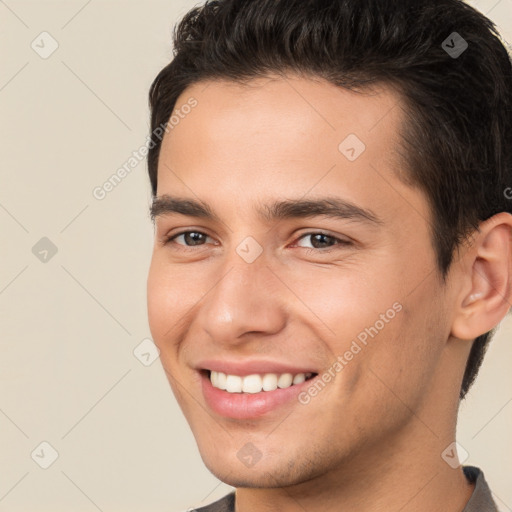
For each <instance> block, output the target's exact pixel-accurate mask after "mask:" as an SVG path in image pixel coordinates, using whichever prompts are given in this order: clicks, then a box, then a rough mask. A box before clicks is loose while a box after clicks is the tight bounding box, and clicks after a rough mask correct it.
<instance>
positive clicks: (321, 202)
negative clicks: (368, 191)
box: [149, 194, 383, 225]
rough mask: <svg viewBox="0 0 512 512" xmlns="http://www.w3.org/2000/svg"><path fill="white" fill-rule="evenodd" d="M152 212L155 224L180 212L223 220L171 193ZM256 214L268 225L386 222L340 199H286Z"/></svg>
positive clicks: (199, 204) (203, 205)
mask: <svg viewBox="0 0 512 512" xmlns="http://www.w3.org/2000/svg"><path fill="white" fill-rule="evenodd" d="M149 213H150V216H151V219H152V220H153V221H154V220H155V218H157V217H160V216H163V215H166V214H173V213H178V214H181V215H187V216H189V217H196V218H200V219H206V220H211V221H216V222H221V219H220V218H219V217H218V216H217V215H216V214H215V213H214V212H213V210H212V209H211V208H210V206H209V205H208V204H207V203H205V202H203V201H200V200H196V199H188V198H182V197H175V196H170V195H168V194H165V195H162V196H159V197H155V198H154V199H153V203H152V204H151V207H150V211H149ZM257 213H258V215H259V217H260V218H261V219H263V220H264V221H266V222H272V221H276V220H284V219H294V218H309V217H319V216H323V217H330V218H335V219H348V220H356V221H361V222H365V223H369V224H376V225H377V224H383V221H382V220H381V219H380V218H379V217H378V216H377V215H376V214H375V213H374V212H373V211H372V210H370V209H366V208H362V207H360V206H357V205H356V204H354V203H352V202H350V201H347V200H345V199H341V198H339V197H321V198H317V199H284V200H280V201H274V202H272V203H270V204H264V205H262V206H261V207H260V208H259V209H258V210H257Z"/></svg>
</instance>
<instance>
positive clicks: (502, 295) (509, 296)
mask: <svg viewBox="0 0 512 512" xmlns="http://www.w3.org/2000/svg"><path fill="white" fill-rule="evenodd" d="M459 263H460V264H461V265H460V268H461V269H463V270H462V276H461V280H462V285H461V287H460V293H459V294H458V296H457V302H456V304H455V311H454V318H453V323H452V330H451V335H452V336H454V337H456V338H459V339H464V340H473V339H475V338H476V337H477V336H480V335H482V334H485V333H486V332H488V331H490V330H491V329H492V328H493V327H495V326H496V325H498V324H499V323H500V322H501V320H502V319H503V318H504V317H505V315H506V314H507V312H508V310H509V308H510V307H511V306H512V304H511V301H512V215H511V214H509V213H506V212H501V213H498V214H496V215H494V216H493V217H491V218H489V219H488V220H486V221H485V222H483V223H481V224H480V226H479V229H478V231H476V232H475V234H474V237H473V241H472V243H471V246H470V247H469V248H468V249H467V250H466V252H465V253H464V254H463V255H462V256H461V258H460V260H459Z"/></svg>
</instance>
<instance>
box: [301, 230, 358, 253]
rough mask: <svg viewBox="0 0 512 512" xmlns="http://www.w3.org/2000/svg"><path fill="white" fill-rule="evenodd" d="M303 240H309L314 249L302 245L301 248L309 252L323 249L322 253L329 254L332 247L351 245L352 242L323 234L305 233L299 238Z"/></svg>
mask: <svg viewBox="0 0 512 512" xmlns="http://www.w3.org/2000/svg"><path fill="white" fill-rule="evenodd" d="M302 239H309V240H310V244H311V246H312V247H304V246H302V245H299V247H303V248H305V249H308V250H313V249H318V250H320V251H322V249H323V251H322V252H328V251H329V250H330V248H331V247H334V246H336V245H341V246H345V245H350V242H349V241H348V240H342V239H340V238H337V237H335V236H332V235H328V234H327V233H322V232H314V233H305V234H304V235H302V236H301V237H300V238H299V240H302Z"/></svg>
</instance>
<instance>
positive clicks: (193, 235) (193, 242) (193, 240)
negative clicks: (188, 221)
mask: <svg viewBox="0 0 512 512" xmlns="http://www.w3.org/2000/svg"><path fill="white" fill-rule="evenodd" d="M179 237H183V238H182V240H183V243H181V242H176V240H177V239H178V238H179ZM207 238H209V237H208V235H206V234H205V233H201V232H200V231H182V232H181V233H177V234H175V235H172V236H170V237H168V238H167V239H166V241H165V244H170V243H175V244H176V245H181V246H185V247H194V246H197V245H204V244H203V243H202V242H204V241H205V240H206V239H207Z"/></svg>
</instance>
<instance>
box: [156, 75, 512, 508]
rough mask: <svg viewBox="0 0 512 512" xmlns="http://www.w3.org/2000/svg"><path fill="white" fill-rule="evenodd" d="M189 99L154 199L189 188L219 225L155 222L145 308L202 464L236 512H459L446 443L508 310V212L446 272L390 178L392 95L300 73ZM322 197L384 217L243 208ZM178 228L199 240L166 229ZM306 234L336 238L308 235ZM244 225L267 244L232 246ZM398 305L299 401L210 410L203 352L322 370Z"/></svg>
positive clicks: (456, 475) (168, 144)
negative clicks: (274, 217) (467, 380)
mask: <svg viewBox="0 0 512 512" xmlns="http://www.w3.org/2000/svg"><path fill="white" fill-rule="evenodd" d="M191 96H193V97H195V98H196V99H197V101H198V105H197V107H196V108H194V109H193V110H192V112H191V113H190V114H189V115H187V116H186V117H185V118H184V119H182V120H181V121H180V123H179V124H178V125H177V126H175V127H174V129H172V130H171V131H169V133H167V134H166V135H165V137H164V140H163V144H162V148H161V154H160V160H159V167H158V189H157V196H158V197H160V196H162V195H164V194H172V195H176V196H181V197H185V198H191V199H201V200H203V201H204V202H206V203H208V204H209V205H210V207H211V209H212V210H213V211H214V212H215V213H216V214H217V215H218V217H219V219H220V222H217V221H215V222H213V221H209V220H204V219H198V218H194V217H189V216H183V215H179V214H162V215H158V216H157V217H156V219H155V229H156V233H155V244H154V251H153V258H152V262H151V267H150V271H149V276H148V314H149V322H150V328H151V333H152V336H153V339H154V341H155V343H156V344H157V346H158V348H159V349H160V358H161V362H162V365H163V367H164V369H165V371H166V374H167V376H168V379H169V382H170V385H171V387H172V389H173V392H174V394H175V396H176V398H177V400H178V402H179V405H180V407H181V409H182V410H183V413H184V415H185V417H186V419H187V421H188V422H189V424H190V426H191V429H192V431H193V434H194V436H195V439H196V441H197V444H198V448H199V451H200V453H201V456H202V459H203V461H204V463H205V464H206V466H207V467H208V469H209V470H210V471H211V472H212V473H213V474H214V475H215V476H217V477H218V478H219V479H220V480H222V481H224V482H226V483H227V484H229V485H232V486H234V487H236V488H237V491H236V508H237V511H239V512H240V511H242V512H251V511H256V510H258V511H262V510H264V511H267V510H268V511H270V510H280V511H302V510H308V511H310V512H313V511H323V512H325V511H328V510H347V511H352V510H354V511H355V510H365V511H370V512H371V511H382V510H402V507H403V510H414V511H417V512H422V511H430V510H433V509H435V510H441V509H442V510H446V511H453V512H457V511H461V510H462V509H463V508H464V505H465V504H466V503H467V501H468V499H469V498H470V496H471V493H472V491H473V487H472V486H471V485H470V484H469V483H468V482H467V481H466V479H465V477H464V475H463V473H462V470H461V469H460V468H456V469H453V468H452V467H450V466H449V465H448V464H447V463H446V462H445V461H444V460H443V458H442V457H441V454H442V452H443V451H444V450H445V449H446V447H447V446H448V445H450V443H452V442H453V441H454V440H455V427H456V416H457V408H458V394H459V389H460V385H461V382H462V376H463V372H464V367H465V362H466V359H467V356H468V354H469V350H470V347H471V340H473V339H474V338H475V337H476V336H478V335H480V334H482V333H484V332H487V331H488V330H490V329H491V328H492V327H493V326H494V325H496V324H497V323H498V322H499V321H500V320H501V319H502V318H503V317H504V316H505V314H506V312H507V311H508V307H509V302H510V299H511V279H510V274H511V272H510V271H511V258H510V246H511V238H510V233H511V227H512V221H511V218H512V216H510V215H508V214H506V213H500V214H499V215H496V216H495V217H493V218H492V219H491V220H490V221H488V222H486V223H484V224H482V226H481V229H480V232H477V233H475V236H474V237H473V238H472V239H471V240H470V241H469V242H468V243H467V244H466V245H465V246H464V247H463V248H462V249H461V251H460V252H459V253H458V255H457V257H456V259H455V262H454V263H453V265H452V267H451V269H450V272H449V274H448V276H447V280H446V282H443V280H442V279H441V277H440V274H439V271H438V269H437V266H436V260H435V252H434V249H433V247H432V243H431V237H430V231H429V229H430V226H431V219H432V216H431V212H430V208H429V205H428V203H427V200H426V197H425V195H424V194H423V193H422V192H421V191H420V190H418V189H414V188H411V187H409V186H407V185H405V184H404V183H403V182H402V181H400V179H399V176H398V175H399V173H404V172H406V171H405V168H404V164H403V162H401V161H400V159H399V157H398V156H397V153H396V151H395V150H396V148H397V144H399V135H398V134H399V129H400V126H401V123H402V119H403V118H402V116H403V111H402V109H401V108H400V97H399V96H398V95H397V94H396V93H395V92H393V91H391V90H388V89H386V88H385V87H380V88H378V89H377V88H375V89H374V90H373V91H371V92H368V93H366V94H356V93H354V92H349V91H346V90H343V89H339V88H336V87H335V86H333V85H331V84H328V83H326V82H323V81H320V80H312V79H309V78H305V77H296V76H294V77H292V76H287V77H286V78H283V77H272V78H258V79H255V80H253V81H251V82H250V84H249V85H240V84H235V83H231V82H227V81H210V82H204V83H197V84H194V85H193V86H190V87H189V88H188V89H187V90H186V91H184V93H183V94H182V95H181V96H180V98H179V99H178V102H177V104H176V109H179V108H180V105H183V104H184V103H186V101H187V100H188V99H189V98H190V97H191ZM350 133H354V134H356V135H357V136H358V137H359V139H360V140H362V141H363V142H364V144H365V145H366V149H365V151H364V152H363V153H362V154H361V155H360V156H359V157H358V158H357V159H356V160H355V161H352V162H351V161H349V160H348V159H347V158H345V156H344V155H343V154H341V153H340V151H339V150H338V145H339V144H340V142H341V141H343V140H344V139H345V137H346V136H347V135H348V134H350ZM326 195H330V196H333V195H334V196H337V197H339V198H343V199H345V200H349V201H351V202H353V203H355V204H357V205H358V206H360V207H362V208H365V209H371V211H372V212H373V213H375V214H376V215H377V216H378V217H379V218H380V220H381V223H380V224H378V225H373V224H371V223H365V222H360V221H357V220H354V219H333V218H326V217H322V216H317V217H313V218H308V219H303V218H302V219H286V220H280V221H273V222H265V221H263V220H262V219H260V218H259V217H258V215H257V214H256V209H257V208H258V207H259V206H261V204H264V203H267V202H270V201H272V200H276V199H283V198H318V197H322V196H326ZM185 229H189V230H190V231H199V232H201V233H204V234H205V235H206V236H204V237H203V238H202V241H201V242H200V244H199V245H191V244H193V242H191V241H190V240H186V239H185V237H183V236H181V237H178V238H177V239H174V241H173V242H169V243H167V244H166V243H165V237H166V236H171V235H173V234H175V233H178V232H181V231H183V230H185ZM318 231H322V232H326V233H327V234H328V235H330V236H333V237H336V238H338V239H340V240H345V241H350V242H351V243H350V244H348V245H347V244H345V245H341V244H340V245H338V244H336V242H335V241H333V240H332V239H327V241H326V242H325V243H324V245H318V243H317V244H316V245H314V243H315V237H314V236H313V237H312V236H304V235H305V234H307V233H309V234H310V235H311V233H313V234H314V233H317V232H318ZM248 236H251V237H253V238H254V239H255V240H257V242H258V243H259V244H260V245H261V247H262V248H263V253H262V254H261V255H260V256H259V257H258V258H257V259H256V260H255V261H254V262H253V263H247V262H246V261H244V259H242V258H241V257H240V256H239V255H238V254H237V252H236V248H237V246H238V245H239V244H240V243H241V242H242V240H244V239H245V238H246V237H248ZM187 243H188V244H189V245H188V247H187ZM329 246H331V247H329ZM319 247H320V248H319ZM322 247H326V248H327V249H331V250H330V252H328V253H326V252H325V249H323V248H322ZM308 248H309V251H308ZM397 302H398V303H399V304H400V305H401V306H402V309H401V311H400V312H398V313H397V314H396V315H395V316H394V318H393V319H392V320H390V321H389V322H388V323H386V324H385V327H384V328H383V329H381V330H380V331H379V333H378V335H377V336H375V338H373V339H372V340H371V341H369V343H368V346H367V347H364V348H363V349H362V350H361V352H360V353H358V354H357V356H355V357H354V358H353V359H352V360H351V361H350V362H349V363H348V364H347V365H346V366H345V367H344V368H343V370H342V371H340V372H338V373H336V376H335V378H334V379H333V380H332V381H331V382H330V383H329V384H328V385H326V386H325V388H324V389H323V390H322V391H321V392H320V393H318V394H317V396H315V397H314V398H312V399H311V401H310V402H309V403H308V404H307V405H303V404H300V403H298V402H297V401H295V400H293V401H292V402H291V403H290V404H286V405H285V406H282V407H279V408H278V409H275V410H273V411H271V412H270V413H268V414H266V415H264V416H262V417H260V418H258V419H254V420H234V419H227V418H223V417H222V416H219V415H217V414H215V413H214V412H213V411H211V410H210V409H209V407H208V405H207V404H206V402H205V400H204V397H203V395H202V391H201V386H200V382H199V375H198V372H197V370H196V369H195V365H196V364H197V362H198V361H199V360H200V359H202V358H219V359H222V358H229V359H236V358H239V359H251V358H268V359H270V360H277V361H285V362H289V363H293V364H296V365H304V366H308V367H312V368H316V369H318V370H317V372H318V373H320V372H322V371H324V370H327V369H328V368H329V367H332V365H333V362H334V361H335V360H336V357H337V356H338V355H340V354H344V353H345V352H346V351H347V350H348V349H349V348H350V345H351V343H352V341H353V340H354V339H355V337H356V336H357V335H358V334H359V333H360V332H361V331H363V330H364V329H365V328H367V327H369V326H373V325H375V323H376V321H377V320H378V319H379V315H380V314H382V313H385V312H386V310H388V309H389V308H391V307H392V305H393V304H394V303H397ZM249 442H250V443H252V444H253V445H254V446H255V447H256V448H257V450H258V451H259V452H261V459H260V460H259V461H258V462H257V463H256V464H255V465H253V466H251V467H247V466H246V465H244V464H243V463H242V462H241V461H240V460H239V458H238V457H237V453H238V451H239V450H240V449H241V448H242V447H243V446H244V445H246V443H249ZM362 482H363V485H361V483H362Z"/></svg>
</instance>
